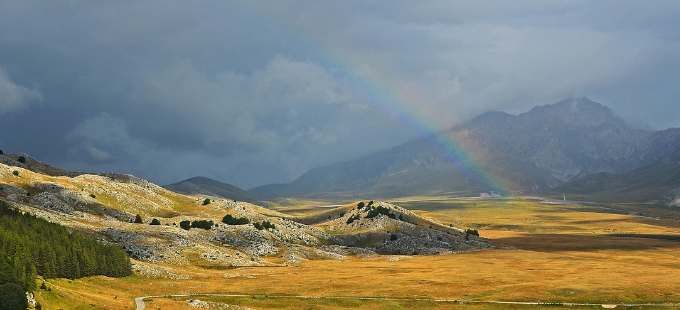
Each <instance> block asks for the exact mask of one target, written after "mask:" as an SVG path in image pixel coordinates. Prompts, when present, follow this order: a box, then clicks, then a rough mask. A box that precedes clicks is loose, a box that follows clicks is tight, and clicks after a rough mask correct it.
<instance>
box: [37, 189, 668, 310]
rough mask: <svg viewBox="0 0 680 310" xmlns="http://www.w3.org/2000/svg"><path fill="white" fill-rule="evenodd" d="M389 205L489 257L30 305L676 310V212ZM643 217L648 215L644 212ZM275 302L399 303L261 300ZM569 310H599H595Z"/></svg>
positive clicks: (314, 271)
mask: <svg viewBox="0 0 680 310" xmlns="http://www.w3.org/2000/svg"><path fill="white" fill-rule="evenodd" d="M394 203H395V204H397V205H400V206H403V207H406V208H408V209H411V210H413V211H414V212H417V213H419V214H421V215H423V216H426V217H430V218H433V219H436V220H437V221H439V222H441V223H442V224H445V225H448V224H453V225H454V226H457V227H461V228H475V229H478V230H479V232H480V235H481V236H482V237H485V238H489V239H491V240H492V241H493V242H494V243H495V244H496V245H498V246H499V248H496V249H491V250H484V251H478V252H472V253H460V254H451V255H438V256H373V257H352V258H350V259H347V260H316V261H307V262H304V263H301V264H299V265H297V266H287V267H244V268H235V269H214V268H213V269H202V268H200V267H180V268H174V271H175V272H176V273H177V274H179V275H183V276H186V277H188V279H183V280H172V279H147V278H143V277H141V276H131V277H127V278H122V279H112V278H105V277H93V278H85V279H79V280H66V279H53V280H49V281H48V287H50V288H51V291H43V290H39V293H38V295H39V296H38V300H39V301H41V303H42V304H43V305H44V307H43V309H134V308H135V305H134V301H133V299H134V298H135V297H138V296H149V295H167V294H190V293H197V294H201V293H219V294H242V295H248V296H243V297H208V296H198V297H178V298H152V299H151V300H149V301H147V302H146V309H197V308H195V307H191V306H189V305H188V303H187V300H189V299H200V300H202V301H208V302H211V303H210V305H212V306H213V308H214V309H219V306H220V305H224V304H230V305H238V306H243V307H249V308H252V309H283V308H285V309H352V308H356V309H358V308H361V309H413V308H416V309H463V308H465V309H506V308H511V309H543V308H546V309H554V308H556V307H558V306H555V305H509V304H458V303H453V302H435V301H431V300H424V301H416V300H409V299H415V298H432V299H450V300H474V301H541V302H550V303H564V302H574V303H597V304H600V303H604V304H609V303H613V304H618V303H653V304H663V303H678V304H680V220H678V219H680V216H677V217H675V216H674V214H676V213H675V212H676V211H673V210H666V209H663V210H662V209H659V212H663V213H658V214H663V216H664V218H663V219H655V218H651V217H641V216H634V215H627V214H615V213H612V212H619V211H620V210H617V209H616V208H615V210H613V209H605V208H601V207H593V206H579V205H576V204H557V203H543V202H541V201H538V200H532V199H498V200H494V199H489V200H482V199H448V200H412V201H408V202H394ZM328 204H332V203H328ZM649 208H652V207H649ZM294 210H295V211H294V213H295V215H296V216H299V215H302V214H304V213H313V212H315V211H323V210H319V209H316V210H315V209H314V208H310V207H304V208H295V209H294ZM324 210H325V209H324ZM279 211H285V210H283V209H281V210H279ZM669 212H670V213H669ZM645 214H648V215H654V214H656V213H655V210H654V209H649V210H647V213H645ZM669 214H670V215H669ZM677 214H680V211H679V212H677ZM272 260H275V258H272ZM167 267H169V268H172V266H167ZM274 295H278V296H294V295H295V296H297V295H301V296H317V297H341V296H349V297H362V296H363V297H386V298H406V299H405V300H362V299H352V298H350V299H332V298H320V299H306V298H292V297H288V298H273V297H271V296H274ZM563 307H567V306H563ZM568 308H584V309H585V308H593V309H596V308H600V309H602V308H601V307H599V306H582V307H574V306H569V307H568ZM618 308H622V307H620V306H619V307H618ZM631 308H644V309H654V308H662V309H663V308H673V307H662V306H653V307H652V306H646V307H640V306H638V307H631ZM225 309H226V308H225Z"/></svg>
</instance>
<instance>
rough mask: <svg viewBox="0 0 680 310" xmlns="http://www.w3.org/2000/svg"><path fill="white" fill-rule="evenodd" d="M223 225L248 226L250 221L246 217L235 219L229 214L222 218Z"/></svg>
mask: <svg viewBox="0 0 680 310" xmlns="http://www.w3.org/2000/svg"><path fill="white" fill-rule="evenodd" d="M222 223H224V224H227V225H246V224H250V220H249V219H248V218H245V217H239V218H236V217H233V216H232V215H231V214H227V215H225V216H224V218H222Z"/></svg>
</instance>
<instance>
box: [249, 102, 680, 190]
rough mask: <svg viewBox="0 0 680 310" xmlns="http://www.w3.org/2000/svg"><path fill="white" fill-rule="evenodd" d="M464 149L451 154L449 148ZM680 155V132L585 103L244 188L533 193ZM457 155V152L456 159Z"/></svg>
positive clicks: (490, 117) (480, 124)
mask: <svg viewBox="0 0 680 310" xmlns="http://www.w3.org/2000/svg"><path fill="white" fill-rule="evenodd" d="M447 148H453V149H455V150H464V152H463V153H464V155H463V156H457V157H456V156H452V154H451V152H450V150H447ZM678 149H680V129H669V130H665V131H660V132H654V131H645V130H640V129H635V128H631V127H629V126H628V125H626V123H625V122H624V121H623V120H621V119H620V118H618V117H616V116H615V115H614V114H613V112H612V111H611V109H609V108H607V107H604V106H602V105H600V104H598V103H595V102H592V101H590V100H588V99H587V98H572V99H567V100H564V101H561V102H558V103H556V104H551V105H545V106H538V107H535V108H533V109H532V110H530V111H528V112H526V113H522V114H520V115H510V114H507V113H503V112H490V113H486V114H483V115H481V116H479V117H476V118H474V119H472V120H470V121H468V122H465V123H463V124H460V125H458V126H455V127H453V128H451V129H449V130H447V131H444V132H441V133H439V134H437V135H435V136H431V137H425V138H422V139H416V140H412V141H409V142H407V143H404V144H402V145H400V146H397V147H394V148H392V149H389V150H385V151H381V152H378V153H375V154H372V155H369V156H365V157H362V158H359V159H356V160H352V161H348V162H345V163H340V164H336V165H332V166H327V167H321V168H316V169H312V170H310V171H309V172H307V173H305V174H303V175H302V176H301V177H300V178H298V179H297V180H295V181H293V182H291V183H288V184H274V185H265V186H261V187H258V188H254V189H251V190H249V191H250V192H251V193H254V194H256V195H259V196H292V195H310V194H311V195H331V194H333V193H335V194H339V193H343V192H344V193H347V192H353V193H355V194H358V195H362V194H370V195H372V196H373V197H382V198H389V197H399V196H409V195H437V194H447V195H479V193H480V192H489V191H497V192H499V191H500V192H501V193H502V194H537V193H542V192H545V191H547V190H549V189H551V188H554V187H556V186H559V185H561V184H563V183H565V182H568V181H571V180H575V179H578V178H580V177H583V176H585V175H589V174H593V173H600V172H607V173H625V172H627V171H631V170H633V169H636V168H639V167H643V166H645V165H649V164H651V163H653V162H655V161H657V160H659V159H661V158H663V157H665V156H668V155H670V154H671V153H673V152H674V151H675V150H678ZM456 155H458V154H456Z"/></svg>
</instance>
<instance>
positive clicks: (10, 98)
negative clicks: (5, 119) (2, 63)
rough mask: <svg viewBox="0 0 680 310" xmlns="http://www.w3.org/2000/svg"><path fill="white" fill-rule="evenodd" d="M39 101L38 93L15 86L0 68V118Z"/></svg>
mask: <svg viewBox="0 0 680 310" xmlns="http://www.w3.org/2000/svg"><path fill="white" fill-rule="evenodd" d="M40 100H42V95H41V94H40V92H38V91H37V90H34V89H30V88H27V87H24V86H21V85H17V84H15V83H14V82H12V80H10V79H9V77H8V76H7V73H6V72H5V71H4V70H2V68H0V116H2V115H4V114H7V113H9V112H14V111H21V110H24V109H26V108H27V105H28V104H29V103H32V102H37V101H40Z"/></svg>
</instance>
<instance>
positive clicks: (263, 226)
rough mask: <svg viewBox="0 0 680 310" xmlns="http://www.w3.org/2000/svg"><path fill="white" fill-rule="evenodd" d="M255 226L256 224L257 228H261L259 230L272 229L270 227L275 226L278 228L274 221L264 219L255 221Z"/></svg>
mask: <svg viewBox="0 0 680 310" xmlns="http://www.w3.org/2000/svg"><path fill="white" fill-rule="evenodd" d="M253 226H255V228H257V229H259V230H263V229H270V228H271V229H274V228H276V226H275V225H274V224H272V222H270V221H262V223H260V222H255V223H254V224H253Z"/></svg>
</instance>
